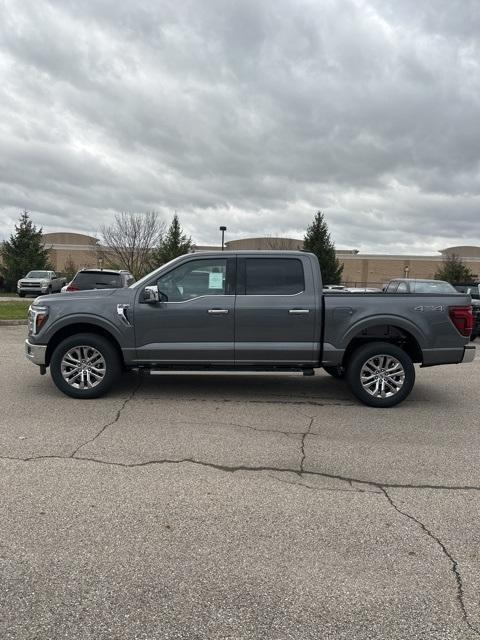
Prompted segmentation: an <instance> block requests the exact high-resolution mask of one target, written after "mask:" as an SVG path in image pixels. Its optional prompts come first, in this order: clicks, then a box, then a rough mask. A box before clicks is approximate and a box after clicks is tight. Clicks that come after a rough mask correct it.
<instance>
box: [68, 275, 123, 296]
mask: <svg viewBox="0 0 480 640" xmlns="http://www.w3.org/2000/svg"><path fill="white" fill-rule="evenodd" d="M134 282H135V278H134V277H133V276H132V274H131V273H130V271H123V270H121V271H118V270H116V269H80V271H77V273H76V274H75V276H74V278H73V280H71V281H70V282H69V283H68V284H67V285H65V286H64V287H63V288H62V293H69V292H73V291H87V290H91V289H121V288H122V287H129V286H130V285H131V284H133V283H134Z"/></svg>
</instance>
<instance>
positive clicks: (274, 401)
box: [145, 396, 355, 407]
mask: <svg viewBox="0 0 480 640" xmlns="http://www.w3.org/2000/svg"><path fill="white" fill-rule="evenodd" d="M164 399H165V398H164V397H162V396H147V397H146V398H145V401H147V402H148V401H151V402H153V401H157V400H164ZM182 402H215V403H217V404H219V403H223V404H228V403H232V404H234V403H236V404H238V403H241V404H290V405H294V406H312V407H353V406H355V402H352V401H348V400H345V401H344V402H316V401H314V400H277V399H272V400H245V399H244V398H239V399H238V400H237V399H235V398H231V399H230V398H221V399H218V398H182Z"/></svg>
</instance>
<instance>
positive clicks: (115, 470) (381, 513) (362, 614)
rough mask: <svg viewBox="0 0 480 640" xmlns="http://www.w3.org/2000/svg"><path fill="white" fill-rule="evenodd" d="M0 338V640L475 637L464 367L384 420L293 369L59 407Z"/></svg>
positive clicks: (478, 367) (479, 481)
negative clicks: (0, 402)
mask: <svg viewBox="0 0 480 640" xmlns="http://www.w3.org/2000/svg"><path fill="white" fill-rule="evenodd" d="M24 332H25V328H24V327H2V328H1V329H0V362H1V368H0V389H1V390H2V411H1V415H0V457H1V459H0V637H1V638H2V639H3V640H13V639H15V640H26V639H28V640H33V639H35V640H37V639H42V640H43V639H48V640H56V639H57V638H58V639H60V638H62V639H63V638H68V639H92V640H93V639H95V640H104V639H115V640H118V639H121V640H123V639H125V640H127V639H129V640H130V639H139V640H140V639H141V640H154V639H155V640H156V639H166V640H173V639H183V638H186V639H198V640H200V639H202V640H203V639H208V640H216V639H227V638H228V639H232V640H233V639H235V640H243V639H246V638H251V639H255V640H258V639H268V640H287V639H290V638H292V639H295V640H307V639H318V638H326V639H329V638H332V639H345V640H354V639H360V638H361V639H365V640H367V639H368V640H375V639H388V640H395V639H402V640H404V639H405V638H409V639H412V638H425V639H427V638H428V639H432V638H433V639H445V638H455V639H459V638H461V639H470V638H476V637H478V636H479V635H480V632H479V630H480V609H479V593H480V559H479V548H480V547H479V543H480V527H479V515H480V509H479V507H480V501H479V497H480V465H479V460H478V452H479V445H480V435H479V423H480V421H479V401H478V398H479V388H480V361H479V362H474V363H473V364H472V365H465V366H457V367H444V368H438V369H430V370H422V371H419V376H418V381H417V386H416V388H415V391H414V392H413V394H412V396H411V399H410V400H409V401H407V402H406V403H404V404H403V405H402V406H400V407H398V408H397V409H394V410H383V411H381V410H375V409H369V408H366V407H363V406H360V405H358V404H357V403H356V402H354V401H353V400H352V398H351V396H350V395H349V393H348V391H347V390H346V388H345V387H344V386H343V384H342V383H341V382H338V381H335V380H333V379H332V378H330V377H329V376H327V375H326V374H323V373H320V374H318V375H317V376H315V377H314V378H302V377H301V376H298V375H293V374H292V375H290V374H288V375H277V376H276V375H266V376H265V375H243V374H242V375H232V376H226V375H225V376H224V375H200V374H198V375H190V374H189V375H165V376H155V377H148V376H139V375H137V374H128V375H126V376H125V377H124V379H123V380H122V383H121V386H120V387H119V388H118V389H117V390H116V391H115V392H114V393H112V394H111V395H110V396H108V397H107V398H105V399H102V400H97V401H76V400H71V399H68V398H66V397H64V396H62V395H60V393H59V392H57V390H56V389H55V388H54V386H53V384H52V382H51V380H50V377H49V376H45V377H40V376H39V375H38V372H37V369H36V368H35V367H34V366H32V365H31V364H29V363H28V362H26V360H25V359H24V357H23V345H22V340H23V338H24Z"/></svg>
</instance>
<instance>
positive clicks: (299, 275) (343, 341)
mask: <svg viewBox="0 0 480 640" xmlns="http://www.w3.org/2000/svg"><path fill="white" fill-rule="evenodd" d="M413 297H414V300H412V299H411V298H413ZM408 298H410V299H408ZM412 303H413V304H412ZM471 331H472V308H471V306H470V296H467V295H465V294H461V293H457V292H456V291H454V292H453V293H451V292H449V293H447V294H442V295H421V294H415V293H414V294H411V297H410V296H409V297H406V296H398V297H397V296H394V297H392V295H390V294H383V293H375V294H369V293H365V294H363V295H348V294H347V295H346V294H342V293H340V292H338V293H336V294H335V293H333V294H329V295H324V294H323V288H322V277H321V272H320V265H319V263H318V260H317V258H316V257H315V255H313V254H311V253H306V252H302V251H276V252H271V251H267V252H263V251H257V252H255V251H244V252H236V251H229V252H228V255H226V254H225V252H205V253H203V252H202V253H197V254H195V253H194V254H188V255H185V256H182V257H180V258H177V259H175V260H172V261H171V262H169V263H167V264H165V265H163V266H162V267H160V268H159V269H157V270H156V271H154V272H153V273H150V274H149V275H147V276H145V277H144V278H142V279H141V280H139V281H138V282H136V283H135V284H133V285H132V286H130V287H128V288H121V289H111V290H109V291H105V290H103V291H88V292H84V294H83V295H81V296H78V294H75V293H66V294H64V295H63V296H49V297H47V298H44V299H42V300H39V301H37V302H36V303H34V304H32V305H31V307H30V311H29V328H28V332H29V335H28V339H27V340H26V344H25V347H26V355H27V358H29V359H30V360H31V361H32V362H33V363H35V364H37V365H39V367H40V373H42V374H44V373H46V369H47V367H50V372H51V375H52V378H53V381H54V382H55V384H56V385H57V387H58V388H59V389H60V390H61V391H62V392H63V393H65V394H66V395H69V396H71V397H74V398H96V397H98V396H101V395H102V394H104V393H105V392H106V391H107V390H108V389H109V388H111V387H112V386H113V385H115V384H116V383H117V381H118V379H119V376H120V375H121V373H122V371H123V370H125V369H132V368H140V369H146V370H149V371H152V372H155V371H158V370H173V369H177V370H187V371H188V370H198V369H201V368H204V369H208V370H209V371H212V370H220V371H225V370H229V369H235V368H236V369H240V370H254V371H258V370H265V371H272V370H275V371H301V372H303V373H304V375H313V373H314V369H316V368H320V367H323V368H324V369H325V370H326V371H327V372H328V373H330V374H331V375H334V376H337V377H342V376H344V377H345V378H346V380H347V382H348V384H349V386H350V389H351V391H352V392H353V394H354V395H355V396H356V397H357V398H358V399H359V400H360V401H362V402H363V403H364V404H367V405H370V406H374V407H392V406H393V405H396V404H398V403H399V402H401V401H402V400H404V399H405V398H406V397H407V396H408V395H409V393H410V391H411V390H412V388H413V385H414V382H415V367H414V363H415V362H417V363H420V364H421V365H422V366H423V367H431V366H435V365H440V364H458V363H461V362H471V361H472V360H473V359H474V355H475V347H474V346H473V345H470V344H468V343H469V341H470V334H471ZM452 384H454V380H453V379H452Z"/></svg>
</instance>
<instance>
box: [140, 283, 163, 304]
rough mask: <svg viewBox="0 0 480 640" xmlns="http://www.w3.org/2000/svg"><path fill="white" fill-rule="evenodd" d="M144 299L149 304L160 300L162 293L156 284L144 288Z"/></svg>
mask: <svg viewBox="0 0 480 640" xmlns="http://www.w3.org/2000/svg"><path fill="white" fill-rule="evenodd" d="M143 301H144V302H147V303H148V304H155V303H157V302H160V294H159V291H158V287H157V285H156V284H154V285H150V286H149V287H145V289H144V290H143Z"/></svg>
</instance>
